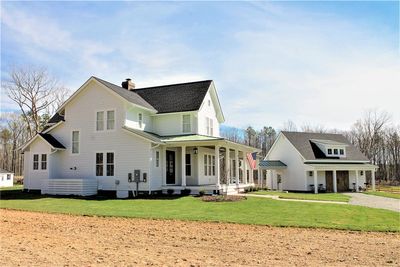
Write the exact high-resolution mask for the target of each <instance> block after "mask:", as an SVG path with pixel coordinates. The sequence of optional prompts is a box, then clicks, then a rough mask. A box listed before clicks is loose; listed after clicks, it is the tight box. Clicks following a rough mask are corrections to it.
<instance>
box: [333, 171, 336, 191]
mask: <svg viewBox="0 0 400 267" xmlns="http://www.w3.org/2000/svg"><path fill="white" fill-rule="evenodd" d="M333 192H334V193H337V178H336V170H333Z"/></svg>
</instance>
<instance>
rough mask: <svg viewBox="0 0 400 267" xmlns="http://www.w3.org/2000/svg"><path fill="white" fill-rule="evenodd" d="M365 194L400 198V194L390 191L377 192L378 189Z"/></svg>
mask: <svg viewBox="0 0 400 267" xmlns="http://www.w3.org/2000/svg"><path fill="white" fill-rule="evenodd" d="M365 194H368V195H375V196H380V197H390V198H397V199H400V194H395V193H389V192H377V191H376V192H365Z"/></svg>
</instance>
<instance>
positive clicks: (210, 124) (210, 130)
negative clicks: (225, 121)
mask: <svg viewBox="0 0 400 267" xmlns="http://www.w3.org/2000/svg"><path fill="white" fill-rule="evenodd" d="M206 130H207V135H211V136H212V135H214V121H213V120H212V119H210V118H208V117H207V118H206Z"/></svg>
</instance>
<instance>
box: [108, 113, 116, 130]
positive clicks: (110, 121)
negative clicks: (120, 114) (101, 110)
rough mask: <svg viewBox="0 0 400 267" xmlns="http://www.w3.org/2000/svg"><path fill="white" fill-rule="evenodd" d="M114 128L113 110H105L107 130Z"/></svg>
mask: <svg viewBox="0 0 400 267" xmlns="http://www.w3.org/2000/svg"><path fill="white" fill-rule="evenodd" d="M114 128H115V111H114V110H108V111H107V130H114Z"/></svg>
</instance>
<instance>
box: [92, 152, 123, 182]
mask: <svg viewBox="0 0 400 267" xmlns="http://www.w3.org/2000/svg"><path fill="white" fill-rule="evenodd" d="M97 153H102V154H103V175H102V176H97V175H96V165H97V163H96V154H97ZM107 153H114V175H113V176H107ZM115 156H116V153H115V151H114V150H101V151H94V154H93V158H94V162H93V165H94V177H96V178H103V179H109V178H115V173H116V170H117V164H116V162H117V161H116V160H115Z"/></svg>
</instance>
